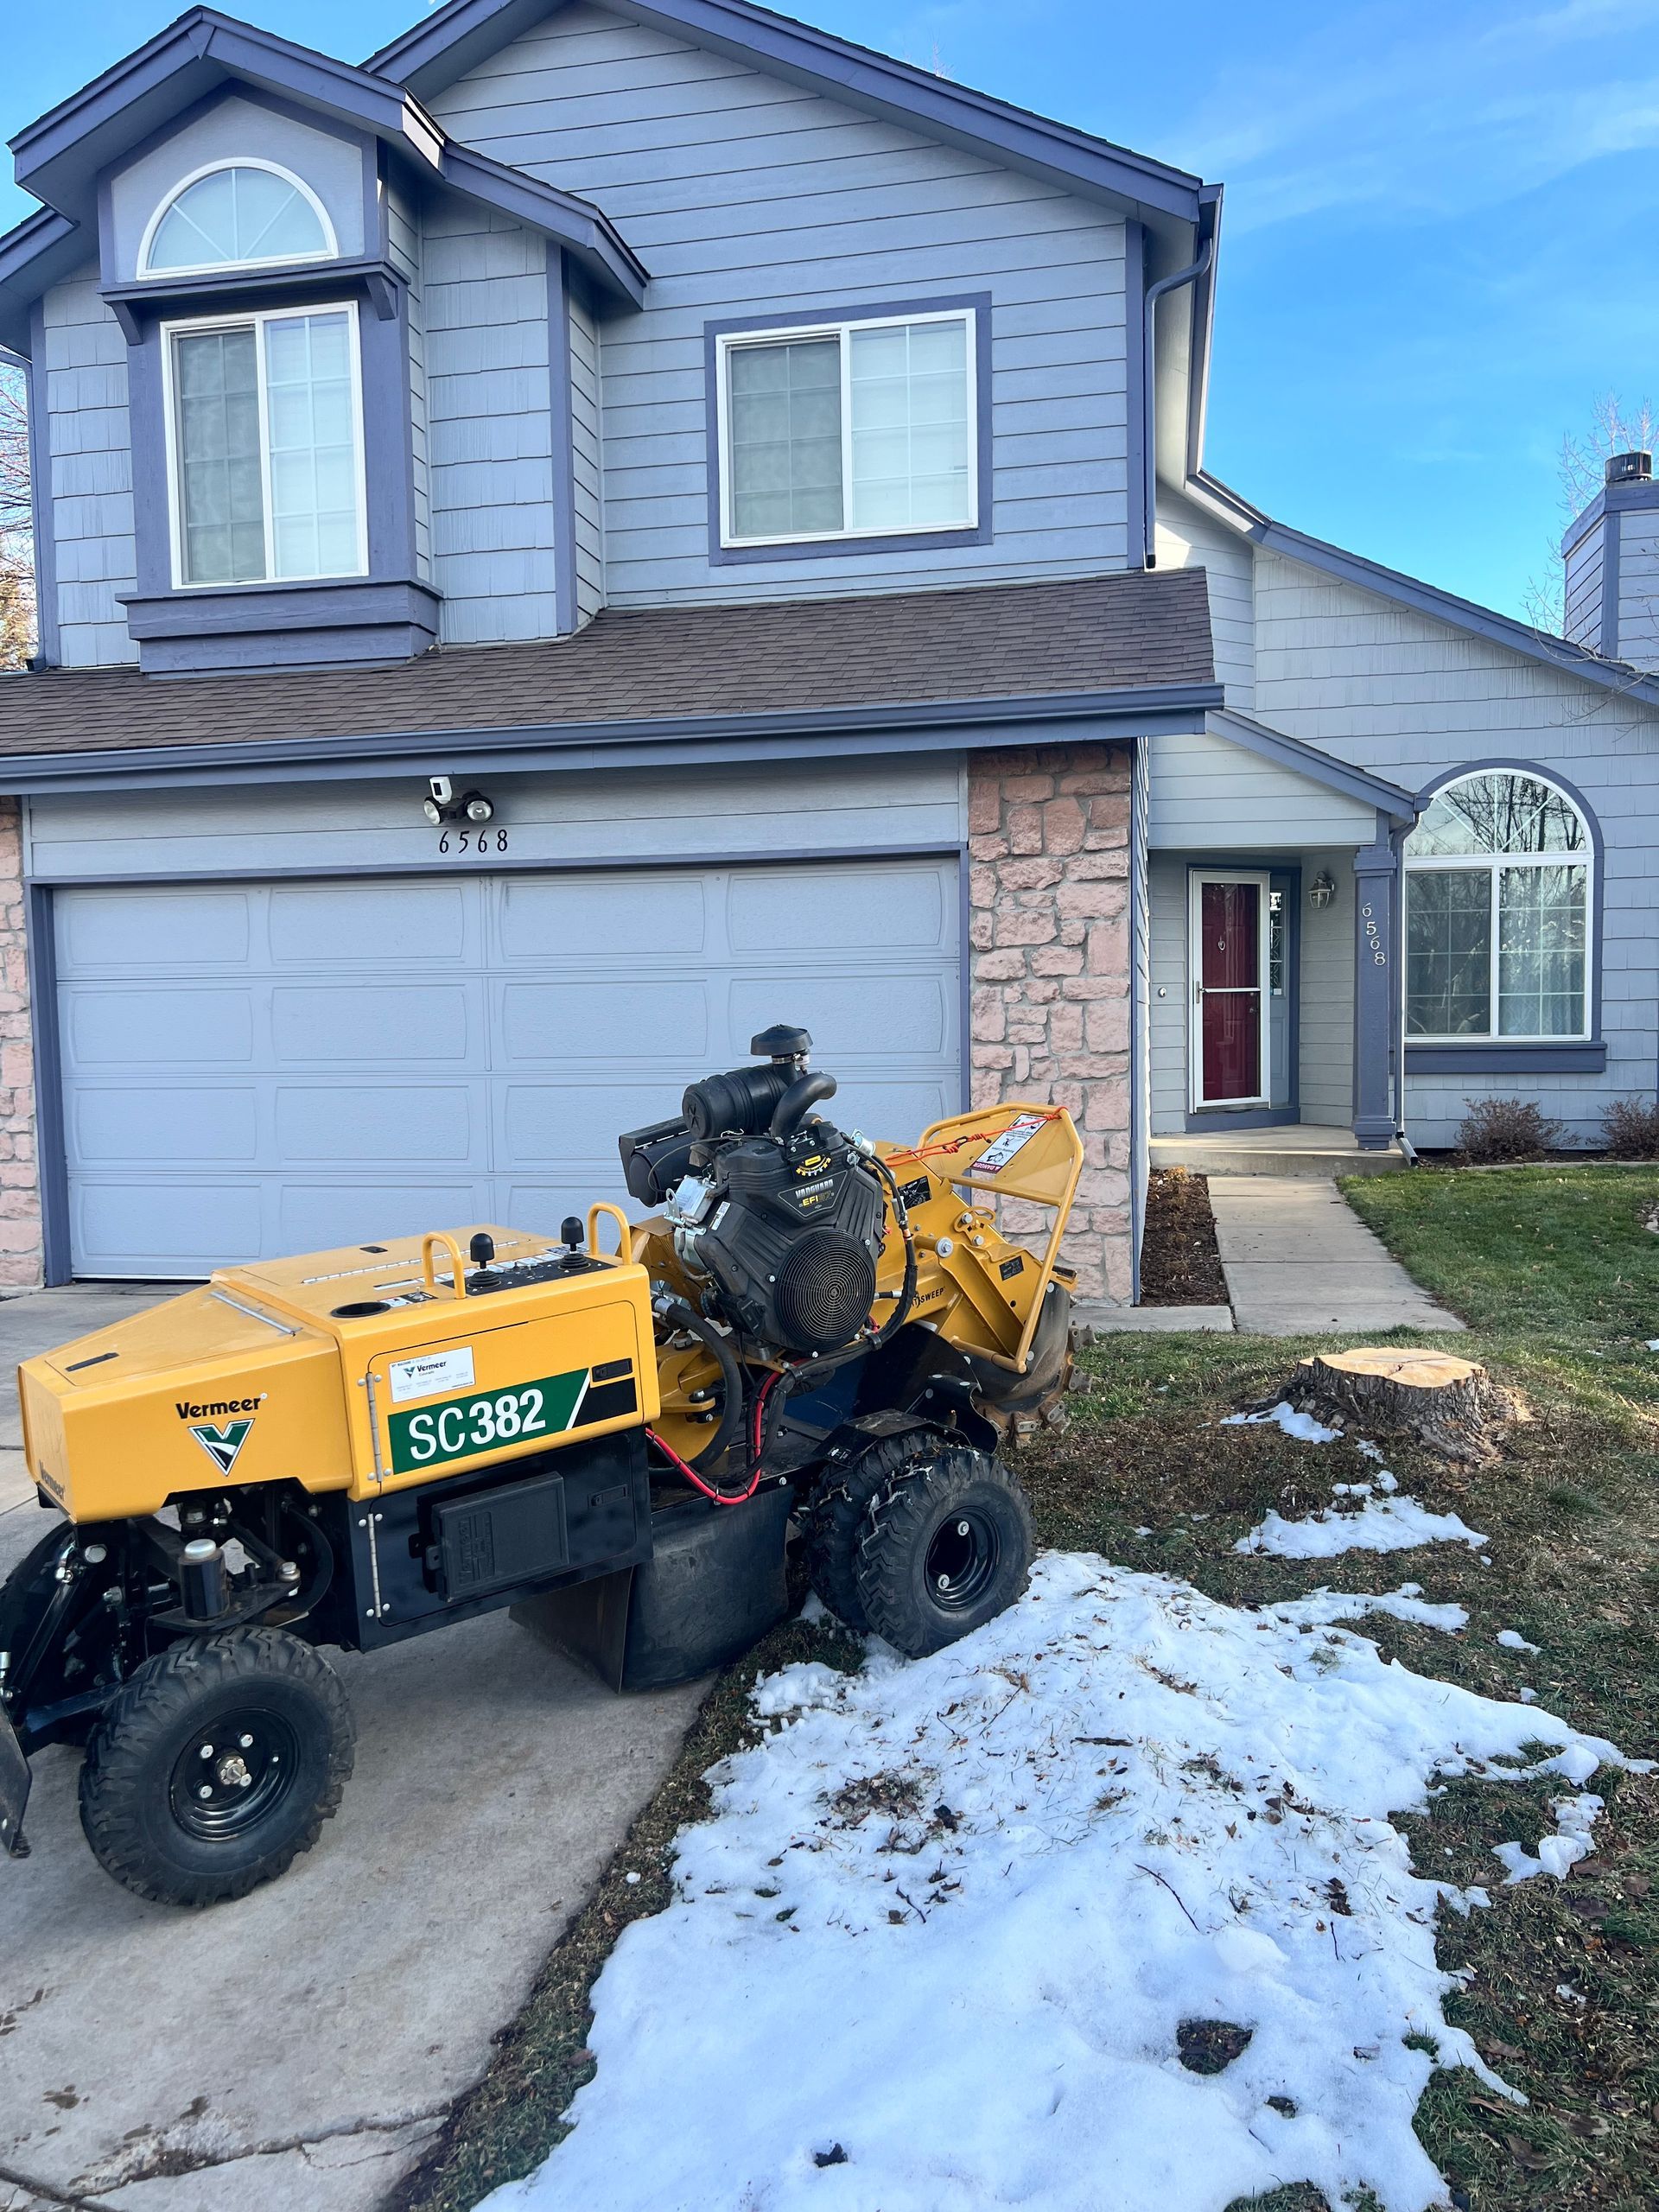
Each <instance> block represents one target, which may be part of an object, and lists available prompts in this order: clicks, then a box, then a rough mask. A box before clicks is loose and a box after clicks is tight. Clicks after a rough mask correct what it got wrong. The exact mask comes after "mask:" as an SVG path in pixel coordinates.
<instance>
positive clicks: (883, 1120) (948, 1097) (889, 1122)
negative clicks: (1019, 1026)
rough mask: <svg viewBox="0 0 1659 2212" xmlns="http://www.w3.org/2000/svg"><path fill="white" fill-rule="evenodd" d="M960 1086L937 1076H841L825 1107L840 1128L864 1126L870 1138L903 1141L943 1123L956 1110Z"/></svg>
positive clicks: (864, 1131) (896, 1142) (862, 1128)
mask: <svg viewBox="0 0 1659 2212" xmlns="http://www.w3.org/2000/svg"><path fill="white" fill-rule="evenodd" d="M957 1090H958V1085H957V1084H955V1083H950V1084H946V1083H945V1082H944V1081H943V1080H942V1079H940V1078H939V1077H934V1078H933V1079H932V1080H931V1081H930V1080H928V1079H927V1078H926V1077H918V1078H917V1079H916V1080H915V1081H914V1082H910V1083H905V1082H880V1081H877V1080H874V1079H873V1078H871V1077H864V1076H858V1075H849V1076H846V1077H842V1084H841V1088H840V1090H838V1091H837V1092H836V1096H835V1098H834V1100H833V1102H832V1103H830V1104H829V1106H827V1107H826V1108H825V1109H824V1111H825V1112H826V1113H827V1114H829V1116H830V1118H831V1119H832V1120H833V1121H834V1122H836V1123H837V1124H838V1126H839V1127H841V1128H849V1129H861V1130H862V1132H863V1134H864V1135H866V1136H867V1137H887V1138H890V1139H891V1140H892V1141H893V1142H894V1143H895V1144H902V1143H904V1142H906V1141H907V1140H909V1139H911V1138H913V1137H915V1136H916V1135H918V1132H919V1131H920V1130H923V1129H925V1128H926V1127H927V1126H928V1124H929V1122H942V1121H944V1117H945V1116H946V1115H947V1114H954V1113H955V1112H956V1111H957V1103H956V1102H957Z"/></svg>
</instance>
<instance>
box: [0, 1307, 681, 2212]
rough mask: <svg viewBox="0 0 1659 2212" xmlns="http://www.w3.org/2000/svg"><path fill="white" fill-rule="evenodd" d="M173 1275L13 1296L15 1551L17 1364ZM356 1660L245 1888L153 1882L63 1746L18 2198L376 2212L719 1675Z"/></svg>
mask: <svg viewBox="0 0 1659 2212" xmlns="http://www.w3.org/2000/svg"><path fill="white" fill-rule="evenodd" d="M153 1295H154V1294H150V1298H153ZM150 1298H147V1297H145V1296H143V1294H135V1293H130V1292H107V1291H94V1290H71V1291H46V1292H40V1293H36V1294H34V1295H32V1296H28V1297H23V1298H16V1299H11V1300H6V1301H4V1302H3V1303H0V1363H3V1368H4V1370H5V1382H4V1386H3V1399H0V1408H3V1410H0V1574H3V1573H6V1572H8V1571H9V1570H10V1567H11V1565H12V1563H13V1562H14V1561H15V1560H16V1559H18V1558H19V1557H21V1556H22V1553H23V1552H24V1551H25V1550H26V1549H27V1548H29V1546H30V1545H31V1544H33V1543H34V1542H35V1541H36V1540H37V1538H38V1537H39V1535H41V1532H42V1531H43V1530H44V1529H47V1528H48V1526H49V1525H50V1523H49V1522H48V1519H47V1516H46V1515H45V1514H44V1513H43V1512H42V1511H41V1509H40V1507H39V1506H38V1505H37V1504H36V1503H35V1493H34V1491H32V1489H30V1488H29V1486H28V1483H27V1478H26V1476H25V1475H24V1472H23V1467H22V1453H21V1452H20V1451H19V1450H18V1449H17V1446H18V1445H19V1444H20V1443H21V1433H20V1432H19V1430H18V1428H17V1426H16V1421H17V1414H16V1400H15V1393H14V1391H13V1389H12V1387H11V1384H10V1368H11V1366H12V1364H13V1363H15V1362H16V1360H17V1359H18V1358H19V1357H24V1356H26V1355H27V1354H29V1353H30V1352H34V1351H44V1350H46V1349H48V1347H49V1346H51V1345H53V1344H60V1343H62V1342H63V1341H64V1340H65V1339H66V1338H71V1337H76V1336H80V1335H84V1334H85V1333H86V1332H87V1331H88V1330H90V1329H93V1328H99V1327H102V1326H104V1325H105V1323H107V1322H109V1321H111V1320H115V1319H119V1318H120V1316H121V1315H122V1314H123V1313H130V1312H131V1311H133V1310H135V1308H136V1307H137V1306H141V1305H143V1304H146V1303H149V1302H150ZM8 1424H9V1426H8ZM330 1656H331V1657H333V1658H334V1659H335V1660H336V1662H337V1664H338V1665H339V1668H340V1674H341V1676H342V1678H343V1679H344V1681H345V1683H346V1689H347V1692H348V1694H349V1695H350V1697H351V1700H352V1704H353V1710H354V1712H355V1713H356V1716H357V1726H358V1753H357V1770H356V1773H355V1775H354V1776H353V1779H352V1782H351V1783H350V1784H349V1786H348V1788H347V1789H346V1800H345V1804H344V1806H343V1808H341V1810H340V1813H339V1815H337V1816H336V1817H335V1818H334V1820H333V1821H330V1822H328V1824H327V1826H326V1827H325V1828H324V1830H323V1833H322V1839H321V1841H320V1842H319V1843H318V1844H317V1846H316V1847H315V1849H314V1850H312V1851H311V1852H309V1853H307V1854H306V1855H305V1856H304V1857H302V1858H301V1859H297V1860H296V1862H295V1865H294V1866H293V1868H292V1870H291V1871H290V1872H289V1873H288V1874H287V1875H285V1876H284V1877H283V1878H282V1880H280V1881H278V1882H276V1883H273V1884H272V1885H270V1886H269V1887H268V1888H266V1889H264V1890H259V1891H256V1892H255V1893H254V1895H253V1896H252V1897H247V1898H245V1899H243V1900H242V1901H241V1902H240V1903H239V1904H225V1905H217V1906H214V1907H213V1908H212V1909H211V1910H208V1911H206V1912H198V1913H187V1912H180V1911H177V1910H172V1909H170V1908H166V1907H162V1906H157V1905H150V1904H143V1903H141V1902H140V1901H139V1899H138V1898H137V1897H131V1896H130V1895H129V1894H128V1892H127V1891H125V1890H124V1889H122V1888H120V1887H119V1886H118V1885H117V1884H116V1883H114V1882H112V1881H111V1879H110V1878H109V1877H108V1876H107V1875H106V1874H105V1872H103V1870H102V1869H101V1868H100V1867H99V1865H98V1864H97V1862H96V1860H94V1859H93V1858H92V1854H91V1853H90V1852H89V1851H88V1850H87V1848H86V1843H85V1841H84V1840H83V1839H82V1836H81V1834H80V1825H79V1819H78V1816H77V1814H76V1808H75V1777H76V1773H77V1770H78V1767H79V1753H77V1752H74V1751H68V1750H66V1749H58V1750H54V1751H47V1752H44V1753H42V1754H41V1756H40V1758H38V1759H37V1761H36V1762H35V1791H34V1796H33V1797H32V1798H31V1800H30V1802H29V1827H28V1832H29V1842H30V1844H31V1846H32V1847H33V1848H32V1855H31V1856H30V1857H29V1858H28V1859H22V1860H19V1861H0V2212H25V2208H26V2212H46V2209H47V2208H48V2207H60V2206H64V2205H71V2206H75V2207H94V2208H96V2207H109V2208H111V2212H114V2209H115V2208H120V2209H121V2212H225V2208H226V2206H228V2205H232V2204H233V2205H234V2206H235V2207H236V2212H371V2208H372V2207H373V2206H375V2205H377V2204H378V2202H380V2200H381V2198H382V2196H384V2194H385V2191H386V2190H387V2189H388V2188H389V2187H390V2186H391V2183H392V2181H393V2180H394V2179H395V2178H396V2177H397V2175H398V2174H399V2173H400V2172H401V2171H403V2170H404V2168H405V2167H406V2166H407V2165H408V2164H411V2163H412V2162H413V2160H414V2159H415V2158H416V2156H417V2155H418V2154H419V2152H420V2151H421V2150H422V2148H423V2146H424V2145H425V2144H426V2143H427V2142H428V2141H429V2139H430V2138H431V2136H432V2134H433V2133H435V2129H436V2126H437V2123H438V2120H439V2119H440V2117H441V2115H442V2113H443V2111H444V2108H445V2107H446V2106H447V2105H448V2102H449V2101H450V2100H451V2099H452V2098H453V2097H454V2095H455V2094H457V2093H458V2092H459V2091H461V2090H462V2089H464V2088H467V2086H468V2084H469V2083H471V2082H474V2081H475V2080H476V2079H477V2077H478V2076H479V2075H480V2073H481V2072H482V2071H483V2069H484V2067H485V2065H486V2062H487V2060H488V2057H489V2053H490V2037H491V2034H492V2032H493V2031H494V2030H495V2029H497V2028H499V2027H500V2026H501V2025H502V2024H504V2023H505V2022H506V2021H507V2020H509V2019H511V2018H512V2016H513V2014H514V2013H515V2012H517V2010H518V2006H519V2005H520V2004H521V2003H522V2002H523V2000H524V1997H525V1995H526V1994H527V1993H528V1991H529V1988H530V1986H531V1981H532V1980H534V1977H535V1974H536V1971H537V1967H539V1966H540V1965H541V1962H542V1961H543V1958H544V1957H545V1955H546V1954H547V1952H548V1950H549V1949H550V1947H551V1945H552V1944H553V1942H555V1940H556V1938H557V1936H558V1935H559V1933H560V1931H561V1930H562V1929H563V1927H564V1926H565V1924H566V1923H567V1922H568V1921H569V1918H570V1917H571V1916H572V1914H573V1913H574V1911H575V1909H576V1908H577V1906H578V1905H579V1904H580V1903H581V1901H582V1897H584V1895H585V1894H586V1893H587V1891H588V1889H589V1888H590V1887H591V1885H592V1884H593V1882H594V1878H596V1876H597V1875H598V1873H599V1872H600V1870H601V1867H602V1866H603V1865H604V1864H605V1862H606V1860H607V1859H608V1858H609V1857H610V1855H611V1853H613V1851H614V1850H615V1848H616V1847H617V1846H618V1844H620V1841H621V1840H622V1838H623V1835H624V1834H625V1833H626V1829H627V1827H628V1824H629V1822H630V1821H632V1818H633V1815H635V1813H636V1812H637V1811H638V1810H639V1807H640V1806H641V1805H642V1804H643V1803H644V1802H645V1799H646V1798H647V1797H648V1796H650V1795H651V1792H652V1789H654V1788H655V1787H656V1785H657V1783H658V1781H659V1780H660V1779H661V1777H662V1776H663V1775H664V1772H665V1771H666V1770H667V1769H668V1767H669V1766H670V1765H671V1764H672V1761H673V1759H674V1757H675V1754H676V1753H677V1751H678V1749H679V1746H680V1743H681V1740H682V1738H683V1734H684V1731H685V1728H686V1726H687V1724H688V1722H689V1721H690V1718H691V1716H692V1714H693V1713H694V1712H695V1711H696V1707H697V1704H698V1702H699V1700H700V1699H701V1696H702V1688H701V1687H700V1686H693V1687H690V1688H684V1689H677V1690H668V1691H660V1692H657V1693H655V1694H651V1695H648V1696H642V1697H631V1698H626V1699H620V1698H616V1697H613V1696H612V1695H611V1694H609V1693H608V1692H607V1691H605V1690H603V1689H601V1688H599V1686H598V1685H597V1684H596V1683H594V1682H593V1681H590V1680H589V1679H588V1676H586V1675H583V1674H582V1673H581V1672H580V1671H578V1669H575V1668H574V1667H572V1666H570V1665H569V1664H568V1663H566V1662H563V1661H562V1660H561V1659H559V1658H558V1657H556V1656H555V1655H554V1654H553V1653H551V1652H550V1651H547V1650H545V1649H543V1647H542V1646H541V1645H540V1644H539V1643H537V1642H535V1641H534V1640H533V1639H532V1638H531V1637H528V1636H526V1635H524V1633H523V1631H522V1630H518V1629H515V1628H514V1627H513V1626H512V1624H511V1623H510V1622H509V1621H508V1620H507V1618H506V1616H505V1614H499V1615H496V1616H494V1617H493V1618H487V1619H485V1620H480V1621H474V1622H471V1623H468V1624H466V1625H464V1626H462V1627H460V1628H455V1629H451V1630H448V1631H446V1632H444V1633H442V1634H441V1635H436V1636H430V1637H421V1638H417V1639H416V1641H415V1642H413V1643H407V1644H402V1645H399V1646H397V1647H396V1648H395V1649H391V1650H390V1651H385V1652H379V1653H376V1654H375V1655H373V1656H366V1657H365V1656H349V1655H336V1654H331V1655H330Z"/></svg>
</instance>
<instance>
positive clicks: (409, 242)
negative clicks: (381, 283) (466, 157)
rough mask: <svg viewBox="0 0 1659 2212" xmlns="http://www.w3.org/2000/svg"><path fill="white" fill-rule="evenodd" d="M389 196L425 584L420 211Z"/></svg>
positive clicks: (428, 544)
mask: <svg viewBox="0 0 1659 2212" xmlns="http://www.w3.org/2000/svg"><path fill="white" fill-rule="evenodd" d="M383 190H385V194H386V243H387V248H388V251H389V252H390V255H391V264H392V266H393V267H394V268H395V269H396V270H397V274H398V275H399V276H400V277H402V278H403V280H404V284H405V285H406V286H407V288H408V291H409V435H410V488H411V491H412V493H413V507H414V515H415V573H416V575H417V576H418V577H419V578H420V579H421V581H422V582H423V583H427V582H430V581H431V575H432V506H431V485H430V480H429V473H428V467H427V458H428V456H427V434H426V317H425V309H424V302H423V271H422V267H421V216H420V210H419V209H418V208H417V207H415V206H413V205H412V204H411V203H410V201H409V200H405V199H404V196H403V194H401V193H400V192H397V191H396V190H395V189H393V188H391V187H390V186H387V187H383Z"/></svg>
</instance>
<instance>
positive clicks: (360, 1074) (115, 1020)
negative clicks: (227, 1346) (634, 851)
mask: <svg viewBox="0 0 1659 2212" xmlns="http://www.w3.org/2000/svg"><path fill="white" fill-rule="evenodd" d="M54 898H55V912H56V924H57V946H58V955H59V962H58V964H59V1016H60V1041H61V1058H62V1060H63V1066H64V1082H65V1091H66V1096H65V1108H64V1129H65V1138H66V1152H67V1169H68V1176H69V1185H70V1207H69V1214H70V1229H71V1246H72V1255H71V1256H72V1261H73V1267H74V1268H75V1270H76V1272H78V1273H80V1274H111V1275H122V1274H125V1275H141V1276H142V1275H162V1276H166V1275H173V1276H190V1275H200V1274H206V1273H207V1272H209V1271H210V1270H211V1269H212V1268H214V1267H216V1266H220V1265H223V1264H225V1263H226V1262H231V1261H234V1260H238V1259H251V1258H257V1257H260V1256H271V1255H276V1254H278V1253H282V1252H292V1251H305V1250H315V1249H322V1248H325V1247H327V1246H330V1245H335V1244H340V1243H378V1242H380V1241H382V1240H383V1239H384V1238H385V1237H387V1236H403V1235H405V1234H410V1233H416V1232H419V1231H421V1230H426V1229H431V1228H443V1227H449V1226H453V1225H454V1224H464V1223H467V1222H469V1221H480V1220H488V1219H496V1220H501V1221H505V1222H509V1223H512V1224H513V1225H515V1226H518V1227H522V1228H524V1229H526V1230H531V1231H532V1232H534V1233H537V1234H541V1235H545V1236H556V1234H557V1231H558V1228H559V1224H560V1223H561V1221H562V1220H563V1218H564V1217H565V1216H566V1215H567V1214H570V1213H584V1212H585V1211H586V1210H587V1207H588V1205H590V1204H591V1203H592V1202H593V1201H594V1199H596V1198H609V1199H612V1200H613V1201H614V1202H616V1203H618V1204H621V1203H624V1202H625V1196H626V1194H625V1191H624V1186H623V1183H622V1178H621V1169H620V1162H619V1160H618V1158H617V1152H616V1139H617V1136H618V1135H619V1134H620V1132H621V1131H622V1130H624V1129H628V1128H639V1127H640V1126H641V1125H642V1124H644V1123H647V1122H655V1121H659V1120H662V1119H663V1118H664V1117H665V1116H669V1115H671V1114H673V1113H674V1112H676V1111H677V1108H678V1105H679V1100H680V1095H681V1092H682V1091H683V1089H684V1087H685V1085H686V1084H687V1083H688V1082H689V1081H691V1080H693V1079H694V1078H696V1077H699V1076H703V1075H707V1074H709V1073H710V1072H712V1071H715V1070H716V1069H720V1068H727V1067H734V1066H737V1065H740V1064H741V1062H742V1061H744V1060H745V1059H747V1057H748V1046H749V1039H750V1037H751V1036H752V1035H753V1033H755V1032H756V1031H758V1030H760V1029H765V1028H767V1027H770V1026H771V1025H772V1023H773V1022H776V1021H789V1022H801V1021H804V1023H805V1024H806V1026H807V1027H809V1028H810V1030H811V1031H812V1032H813V1034H814V1038H815V1040H816V1042H815V1054H814V1057H815V1058H816V1060H817V1065H820V1066H823V1067H828V1068H829V1069H830V1070H831V1071H833V1072H835V1073H836V1075H837V1076H838V1077H840V1078H841V1083H842V1090H841V1093H840V1096H839V1097H838V1100H837V1102H836V1112H837V1115H838V1116H840V1117H842V1118H844V1119H845V1120H846V1121H848V1122H850V1123H855V1124H857V1125H859V1126H861V1127H862V1128H865V1129H866V1130H867V1131H868V1132H869V1133H870V1134H872V1135H888V1136H893V1137H904V1136H906V1135H910V1134H912V1132H913V1131H914V1130H915V1129H916V1128H918V1127H919V1126H920V1125H921V1124H923V1123H924V1122H928V1121H932V1120H936V1119H938V1117H939V1116H941V1115H942V1114H945V1113H949V1112H951V1111H953V1110H954V1109H955V1108H956V1106H957V1101H958V1096H959V1088H960V1075H959V1069H958V1062H957V1052H958V1038H957V1019H958V1017H957V948H956V928H957V921H956V918H957V889H956V863H955V861H954V860H953V859H951V858H949V857H947V858H944V859H942V860H937V861H936V860H917V861H849V862H846V863H841V864H836V865H829V864H823V865H817V864H813V865H810V866H807V867H804V868H803V867H785V866H784V865H781V864H777V865H771V866H763V867H760V868H755V869H746V868H702V869H694V868H637V869H633V870H626V869H615V870H613V869H609V868H607V869H604V870H598V871H594V872H592V873H591V874H590V873H577V872H572V873H569V874H557V873H556V872H554V871H548V872H546V873H537V874H523V875H520V874H501V875H492V874H489V873H488V872H487V871H482V872H480V873H477V874H474V873H473V872H471V870H470V869H469V870H468V871H467V872H466V873H464V874H459V873H458V874H454V875H448V874H445V875H439V874H433V875H431V876H426V877H419V878H407V879H405V878H391V879H385V880H373V879H360V880H353V881H349V882H347V881H341V882H332V881H331V882H310V883H306V882H298V881H285V882H277V883H272V884H264V885H262V884H257V883H251V884H247V885H243V884H239V883H238V884H236V885H212V886H204V887H200V889H198V888H196V887H184V888H181V887H174V886H169V887H160V886H144V885H134V886H132V887H104V886H99V887H87V888H86V889H74V888H66V889H63V890H60V891H59V892H57V893H55V894H54ZM631 1211H633V1212H634V1213H636V1214H637V1213H638V1212H639V1211H640V1209H639V1208H638V1207H632V1208H631Z"/></svg>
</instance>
